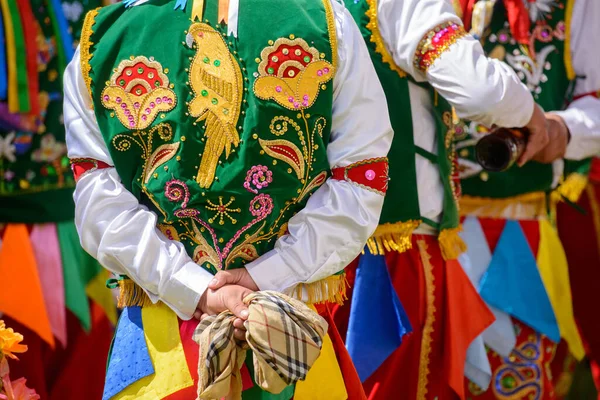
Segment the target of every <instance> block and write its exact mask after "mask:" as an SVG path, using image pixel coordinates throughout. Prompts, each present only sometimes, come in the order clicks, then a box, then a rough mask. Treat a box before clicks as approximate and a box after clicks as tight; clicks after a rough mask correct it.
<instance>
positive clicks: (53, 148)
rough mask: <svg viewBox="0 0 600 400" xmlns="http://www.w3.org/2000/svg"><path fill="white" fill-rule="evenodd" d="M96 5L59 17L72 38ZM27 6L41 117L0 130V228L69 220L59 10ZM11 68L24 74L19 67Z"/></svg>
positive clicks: (18, 32) (38, 2) (39, 0)
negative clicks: (31, 21) (2, 150)
mask: <svg viewBox="0 0 600 400" xmlns="http://www.w3.org/2000/svg"><path fill="white" fill-rule="evenodd" d="M65 2H68V1H67V0H65ZM9 3H12V2H9ZM100 3H101V1H100V0H89V1H87V2H86V4H85V6H82V5H81V4H80V3H77V4H78V7H80V8H81V9H80V12H77V13H70V14H67V15H65V17H66V20H67V22H68V24H69V28H70V30H71V31H73V32H77V31H78V30H79V29H80V27H81V25H82V23H83V19H84V16H85V11H86V10H89V9H91V8H94V7H97V6H98V5H100ZM30 4H31V11H32V13H33V17H34V18H35V21H34V25H35V27H34V29H35V30H34V31H33V33H34V34H37V37H36V44H37V65H38V81H39V93H38V94H36V95H37V96H38V98H39V102H40V109H41V113H40V115H26V114H20V115H18V118H19V119H20V121H21V123H20V126H21V127H22V129H21V130H16V131H13V130H0V140H1V141H4V142H5V145H6V148H5V151H6V152H7V154H0V223H2V222H15V223H44V222H59V221H64V220H69V219H73V216H74V208H75V206H74V204H73V188H74V187H75V182H74V180H73V177H72V174H71V170H70V168H69V160H68V158H67V155H66V145H65V130H64V126H63V121H62V107H63V104H62V103H63V101H62V74H63V70H62V69H61V66H60V65H59V59H58V53H59V48H60V46H62V42H61V40H60V39H59V38H58V35H57V31H56V26H55V25H54V24H53V21H54V19H55V17H53V15H52V12H63V10H62V9H58V10H51V9H50V8H49V3H48V2H47V1H46V0H31V1H30ZM11 10H13V11H14V12H13V13H11V15H10V18H12V19H13V20H15V19H19V20H20V19H21V16H20V15H19V9H18V7H17V5H16V3H14V4H11ZM6 17H7V16H4V18H6ZM5 28H6V26H5ZM14 35H15V36H18V38H16V40H19V41H22V42H23V43H24V41H25V39H24V36H23V35H24V32H23V30H22V29H17V28H16V27H15V29H14ZM17 67H18V69H19V71H20V72H22V73H24V74H26V73H27V72H26V66H25V65H18V66H17ZM13 117H14V116H13ZM13 119H14V118H13ZM0 147H2V146H0Z"/></svg>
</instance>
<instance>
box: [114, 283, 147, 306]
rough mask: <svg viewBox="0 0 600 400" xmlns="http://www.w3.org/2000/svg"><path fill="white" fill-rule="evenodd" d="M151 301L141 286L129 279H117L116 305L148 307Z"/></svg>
mask: <svg viewBox="0 0 600 400" xmlns="http://www.w3.org/2000/svg"><path fill="white" fill-rule="evenodd" d="M152 304H153V303H152V301H151V300H150V298H149V297H148V295H147V294H146V292H144V290H142V288H141V287H139V286H138V285H136V284H135V282H134V281H132V280H131V279H122V280H120V281H119V300H118V302H117V307H119V308H125V307H135V306H138V307H148V306H151V305H152Z"/></svg>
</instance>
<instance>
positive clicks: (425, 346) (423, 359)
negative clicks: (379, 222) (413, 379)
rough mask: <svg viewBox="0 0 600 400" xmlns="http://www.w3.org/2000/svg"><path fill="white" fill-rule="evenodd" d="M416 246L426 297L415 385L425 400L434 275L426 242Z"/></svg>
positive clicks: (432, 312)
mask: <svg viewBox="0 0 600 400" xmlns="http://www.w3.org/2000/svg"><path fill="white" fill-rule="evenodd" d="M417 246H418V247H419V253H420V255H421V262H422V263H423V273H424V275H425V296H426V298H427V303H426V310H425V313H426V314H425V323H424V326H423V337H422V338H421V355H420V359H419V381H418V386H417V400H425V396H426V395H427V385H428V384H429V355H430V354H431V342H432V340H433V338H432V337H431V335H432V334H433V323H434V322H435V311H436V308H435V276H434V275H433V265H431V255H430V254H429V253H428V252H427V243H426V242H425V241H424V240H418V241H417Z"/></svg>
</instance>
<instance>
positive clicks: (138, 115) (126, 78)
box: [102, 56, 177, 130]
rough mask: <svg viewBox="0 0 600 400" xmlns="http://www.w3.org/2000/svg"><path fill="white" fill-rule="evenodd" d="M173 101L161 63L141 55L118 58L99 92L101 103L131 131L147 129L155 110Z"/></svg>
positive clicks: (172, 104) (168, 107)
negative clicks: (112, 71)
mask: <svg viewBox="0 0 600 400" xmlns="http://www.w3.org/2000/svg"><path fill="white" fill-rule="evenodd" d="M176 101H177V97H176V96H175V93H174V92H173V91H172V90H171V89H170V88H169V78H168V77H167V75H166V74H165V73H164V72H163V68H162V65H160V63H159V62H157V61H154V60H153V59H148V58H146V57H145V56H138V57H131V58H130V59H129V60H123V61H121V63H120V64H119V66H118V67H117V69H116V70H115V72H114V73H113V75H112V77H111V80H110V82H109V84H108V85H107V87H106V88H105V89H104V90H103V91H102V105H103V106H104V107H106V108H108V109H109V110H114V112H115V114H116V115H117V117H118V118H119V121H121V123H122V124H123V126H125V127H126V128H129V129H131V130H139V129H145V128H147V127H148V126H150V125H151V124H152V122H154V119H156V117H157V116H158V113H160V112H167V111H170V110H172V109H173V108H174V107H175V105H176Z"/></svg>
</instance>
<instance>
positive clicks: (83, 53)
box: [79, 8, 99, 98]
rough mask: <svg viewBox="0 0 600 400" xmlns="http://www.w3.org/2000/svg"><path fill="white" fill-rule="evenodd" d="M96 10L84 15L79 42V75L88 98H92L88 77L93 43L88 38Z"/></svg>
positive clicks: (94, 20)
mask: <svg viewBox="0 0 600 400" xmlns="http://www.w3.org/2000/svg"><path fill="white" fill-rule="evenodd" d="M98 10H99V8H97V9H95V10H92V11H90V12H88V13H87V15H86V16H85V20H84V21H83V27H82V28H81V41H80V43H79V49H80V50H79V51H80V60H79V62H80V66H81V75H83V80H84V82H85V86H86V87H87V90H88V93H89V95H90V98H92V78H91V77H90V72H91V71H92V67H91V66H90V60H91V59H92V53H91V48H92V46H93V44H94V43H93V42H92V41H91V39H90V38H91V37H92V34H93V33H94V32H93V30H92V27H93V26H94V24H95V22H96V16H97V15H98Z"/></svg>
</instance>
